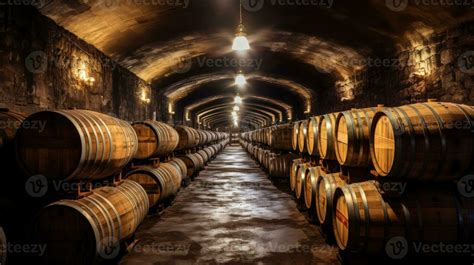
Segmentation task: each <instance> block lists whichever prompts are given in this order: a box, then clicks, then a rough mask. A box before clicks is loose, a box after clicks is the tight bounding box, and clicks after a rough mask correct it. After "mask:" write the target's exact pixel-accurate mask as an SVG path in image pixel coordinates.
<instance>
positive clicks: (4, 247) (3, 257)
mask: <svg viewBox="0 0 474 265" xmlns="http://www.w3.org/2000/svg"><path fill="white" fill-rule="evenodd" d="M7 254H8V242H7V237H6V236H5V232H4V231H3V228H2V227H0V264H2V265H4V264H6V261H7Z"/></svg>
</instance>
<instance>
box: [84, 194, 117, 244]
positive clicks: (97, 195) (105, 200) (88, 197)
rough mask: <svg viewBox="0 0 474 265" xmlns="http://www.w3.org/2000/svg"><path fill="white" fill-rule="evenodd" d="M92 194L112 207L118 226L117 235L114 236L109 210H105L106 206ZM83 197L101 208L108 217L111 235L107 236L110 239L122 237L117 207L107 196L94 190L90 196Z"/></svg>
mask: <svg viewBox="0 0 474 265" xmlns="http://www.w3.org/2000/svg"><path fill="white" fill-rule="evenodd" d="M93 196H96V197H99V198H101V199H102V200H103V201H104V202H105V203H107V205H108V206H109V207H110V208H111V209H112V211H114V213H115V216H116V217H117V223H118V226H119V231H118V237H116V238H115V230H114V224H113V220H114V219H113V218H112V216H111V215H110V212H109V211H107V208H105V205H103V204H101V203H100V202H99V201H98V200H97V199H96V198H94V197H93ZM83 199H84V200H87V201H89V202H90V203H92V204H94V205H95V206H96V207H98V208H99V209H101V210H102V211H103V212H104V213H105V215H106V216H107V217H108V219H107V225H108V226H109V229H110V231H111V233H110V235H112V236H109V237H111V238H112V239H117V241H119V240H121V239H122V235H121V232H122V220H121V219H120V215H119V214H118V212H117V209H116V208H115V206H114V205H113V204H112V203H111V202H110V201H109V200H108V199H107V198H105V197H104V196H102V195H100V194H99V193H96V192H95V193H94V194H93V195H91V196H87V197H84V198H83Z"/></svg>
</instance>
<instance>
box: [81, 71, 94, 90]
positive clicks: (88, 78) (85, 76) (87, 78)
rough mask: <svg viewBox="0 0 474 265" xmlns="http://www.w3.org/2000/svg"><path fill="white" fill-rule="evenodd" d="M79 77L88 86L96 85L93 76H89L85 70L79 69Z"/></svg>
mask: <svg viewBox="0 0 474 265" xmlns="http://www.w3.org/2000/svg"><path fill="white" fill-rule="evenodd" d="M77 75H78V77H79V80H81V81H83V82H85V83H86V84H87V85H89V86H92V85H94V82H95V78H94V77H92V76H89V75H88V74H87V72H86V69H85V68H82V69H79V70H78V71H77Z"/></svg>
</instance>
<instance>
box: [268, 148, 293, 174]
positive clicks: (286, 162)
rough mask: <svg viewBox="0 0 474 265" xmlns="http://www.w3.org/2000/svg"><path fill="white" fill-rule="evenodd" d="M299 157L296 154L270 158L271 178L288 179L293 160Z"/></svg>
mask: <svg viewBox="0 0 474 265" xmlns="http://www.w3.org/2000/svg"><path fill="white" fill-rule="evenodd" d="M296 158H297V156H296V155H294V154H280V155H275V156H274V157H271V158H270V161H269V175H270V177H271V178H288V176H289V175H290V169H291V166H292V162H293V159H296Z"/></svg>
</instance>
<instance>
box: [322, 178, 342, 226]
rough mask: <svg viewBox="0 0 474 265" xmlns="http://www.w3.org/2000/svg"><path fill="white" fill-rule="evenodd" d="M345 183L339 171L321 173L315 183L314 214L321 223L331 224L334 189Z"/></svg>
mask: <svg viewBox="0 0 474 265" xmlns="http://www.w3.org/2000/svg"><path fill="white" fill-rule="evenodd" d="M345 185H346V182H345V180H344V179H343V177H342V176H341V174H340V173H333V174H321V175H320V177H319V178H318V181H317V183H316V191H317V196H316V198H315V200H316V216H317V217H318V220H319V223H320V224H321V225H325V226H326V227H327V226H330V225H331V224H332V214H333V211H332V206H333V197H334V193H335V192H336V189H337V188H339V187H343V186H345Z"/></svg>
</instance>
